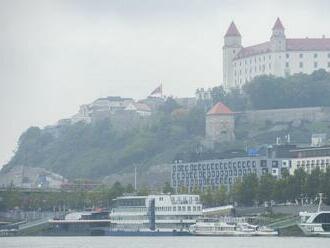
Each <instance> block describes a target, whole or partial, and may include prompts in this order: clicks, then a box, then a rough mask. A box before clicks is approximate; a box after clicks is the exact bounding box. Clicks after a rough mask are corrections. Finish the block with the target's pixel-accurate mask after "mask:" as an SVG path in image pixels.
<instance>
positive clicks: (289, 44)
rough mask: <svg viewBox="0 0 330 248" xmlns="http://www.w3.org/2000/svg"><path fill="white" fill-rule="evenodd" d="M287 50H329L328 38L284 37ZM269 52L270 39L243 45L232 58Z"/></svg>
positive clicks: (329, 41) (329, 39) (329, 40)
mask: <svg viewBox="0 0 330 248" xmlns="http://www.w3.org/2000/svg"><path fill="white" fill-rule="evenodd" d="M286 50H287V51H330V38H303V39H286ZM269 52H271V43H270V41H267V42H264V43H261V44H257V45H254V46H249V47H244V48H242V49H241V50H240V52H239V53H238V54H237V55H236V56H235V58H234V59H240V58H245V57H249V56H254V55H258V54H263V53H269Z"/></svg>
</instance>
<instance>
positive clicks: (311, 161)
mask: <svg viewBox="0 0 330 248" xmlns="http://www.w3.org/2000/svg"><path fill="white" fill-rule="evenodd" d="M290 154H291V158H290V160H289V173H290V174H294V172H295V170H297V169H299V168H302V169H303V170H304V171H305V172H307V173H311V172H312V170H314V169H316V168H319V169H320V170H321V171H323V172H325V171H326V169H327V168H330V146H321V147H304V148H295V149H292V150H290Z"/></svg>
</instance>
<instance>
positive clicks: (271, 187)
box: [195, 168, 330, 207]
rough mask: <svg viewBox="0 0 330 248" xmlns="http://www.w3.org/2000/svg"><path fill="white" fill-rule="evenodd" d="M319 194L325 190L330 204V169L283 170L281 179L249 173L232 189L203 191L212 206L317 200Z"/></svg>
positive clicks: (208, 204)
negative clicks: (310, 170)
mask: <svg viewBox="0 0 330 248" xmlns="http://www.w3.org/2000/svg"><path fill="white" fill-rule="evenodd" d="M195 192H198V190H197V191H195ZM318 193H324V194H325V201H324V202H325V203H326V204H330V168H327V170H326V171H325V172H322V171H321V170H320V169H319V168H316V169H314V170H313V171H312V172H311V173H310V174H308V173H306V172H305V171H304V170H303V169H298V170H296V171H295V173H294V175H289V174H288V173H283V175H282V178H280V179H276V178H275V177H273V176H272V175H270V174H266V175H262V176H261V177H260V178H258V177H257V176H256V175H255V174H249V175H247V176H245V177H243V179H242V180H241V181H237V182H235V183H234V185H233V186H232V187H231V188H230V189H226V188H225V187H224V186H222V187H220V188H219V189H216V190H212V189H207V190H206V191H204V192H202V193H200V194H201V199H202V202H203V204H204V206H209V207H211V206H220V205H227V204H238V205H241V206H253V205H263V204H265V203H271V202H272V203H299V204H300V203H302V202H303V203H316V202H317V201H318V199H317V196H318Z"/></svg>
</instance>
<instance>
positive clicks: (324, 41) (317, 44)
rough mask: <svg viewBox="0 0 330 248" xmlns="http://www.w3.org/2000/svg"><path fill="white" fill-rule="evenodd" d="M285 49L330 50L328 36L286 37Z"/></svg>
mask: <svg viewBox="0 0 330 248" xmlns="http://www.w3.org/2000/svg"><path fill="white" fill-rule="evenodd" d="M286 49H287V51H324V50H329V51H330V39H329V38H311V39H310V38H304V39H286Z"/></svg>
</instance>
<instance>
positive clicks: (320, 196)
mask: <svg viewBox="0 0 330 248" xmlns="http://www.w3.org/2000/svg"><path fill="white" fill-rule="evenodd" d="M319 198H320V201H319V206H318V208H317V212H320V211H321V206H322V201H323V193H319Z"/></svg>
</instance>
